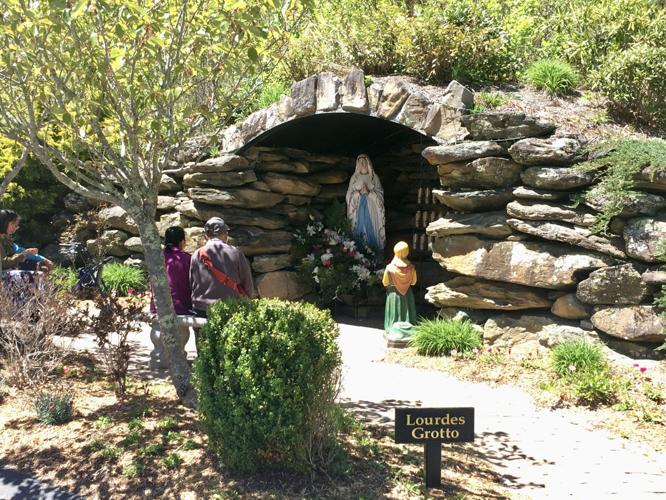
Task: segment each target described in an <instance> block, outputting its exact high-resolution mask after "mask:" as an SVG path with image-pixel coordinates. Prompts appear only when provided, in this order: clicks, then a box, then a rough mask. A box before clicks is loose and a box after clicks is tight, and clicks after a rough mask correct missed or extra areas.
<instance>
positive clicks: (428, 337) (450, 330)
mask: <svg viewBox="0 0 666 500" xmlns="http://www.w3.org/2000/svg"><path fill="white" fill-rule="evenodd" d="M410 345H411V346H412V347H416V351H417V352H418V353H419V354H421V355H422V356H446V355H450V354H451V352H452V351H453V352H455V353H456V354H458V355H463V356H464V355H466V354H471V353H472V351H473V350H474V349H478V348H479V347H480V346H481V334H480V333H479V332H478V331H477V330H476V329H475V328H474V325H473V324H472V323H470V322H469V321H466V320H463V321H457V320H453V319H429V320H423V321H421V322H420V323H419V324H418V325H416V327H415V329H414V336H413V337H412V339H411V340H410Z"/></svg>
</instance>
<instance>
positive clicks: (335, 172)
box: [306, 169, 351, 184]
mask: <svg viewBox="0 0 666 500" xmlns="http://www.w3.org/2000/svg"><path fill="white" fill-rule="evenodd" d="M350 177H351V175H350V174H349V172H347V171H346V170H340V169H327V170H322V171H321V172H317V173H315V174H312V175H308V176H307V177H306V179H307V180H309V181H311V182H314V183H316V184H341V183H343V182H347V181H348V180H349V178H350Z"/></svg>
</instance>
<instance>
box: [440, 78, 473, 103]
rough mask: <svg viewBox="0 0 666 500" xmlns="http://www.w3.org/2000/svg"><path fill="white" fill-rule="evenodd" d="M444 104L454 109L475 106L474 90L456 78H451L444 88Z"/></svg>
mask: <svg viewBox="0 0 666 500" xmlns="http://www.w3.org/2000/svg"><path fill="white" fill-rule="evenodd" d="M441 102H442V104H445V105H446V106H449V107H451V108H454V109H468V108H471V107H472V106H474V92H472V91H471V90H469V89H468V88H467V87H465V86H464V85H463V84H461V83H460V82H458V81H456V80H451V81H450V82H449V84H448V85H447V86H446V88H445V89H444V96H443V97H442V99H441Z"/></svg>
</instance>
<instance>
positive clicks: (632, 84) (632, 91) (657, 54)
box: [593, 43, 666, 130]
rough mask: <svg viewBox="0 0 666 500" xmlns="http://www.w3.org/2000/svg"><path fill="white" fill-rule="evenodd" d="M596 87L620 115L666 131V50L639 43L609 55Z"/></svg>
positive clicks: (595, 77) (599, 74)
mask: <svg viewBox="0 0 666 500" xmlns="http://www.w3.org/2000/svg"><path fill="white" fill-rule="evenodd" d="M593 85H594V87H595V88H596V89H598V90H600V91H601V92H603V93H604V94H605V95H606V96H607V97H608V98H609V99H610V101H611V110H612V111H613V112H614V113H615V114H616V115H618V116H620V117H624V118H627V117H628V118H632V119H634V120H635V121H637V122H639V123H643V124H646V125H649V126H652V127H656V128H659V129H661V130H666V100H665V99H664V96H666V46H661V47H656V46H651V45H648V44H645V43H638V44H636V45H633V46H631V47H630V48H627V49H626V50H622V51H619V52H611V53H609V54H608V57H607V58H606V59H605V60H604V62H603V64H601V66H600V67H599V68H598V69H597V70H596V71H595V73H594V80H593Z"/></svg>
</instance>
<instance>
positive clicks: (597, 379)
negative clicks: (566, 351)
mask: <svg viewBox="0 0 666 500" xmlns="http://www.w3.org/2000/svg"><path fill="white" fill-rule="evenodd" d="M571 377H572V379H573V381H572V387H573V391H574V394H575V395H576V397H577V398H578V401H580V402H581V403H585V404H589V405H596V404H608V403H612V402H613V401H614V399H615V395H616V383H615V381H614V380H613V378H612V377H611V376H610V374H609V373H608V370H607V369H591V370H586V371H583V372H581V373H580V374H579V375H578V376H573V375H572V376H571Z"/></svg>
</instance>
